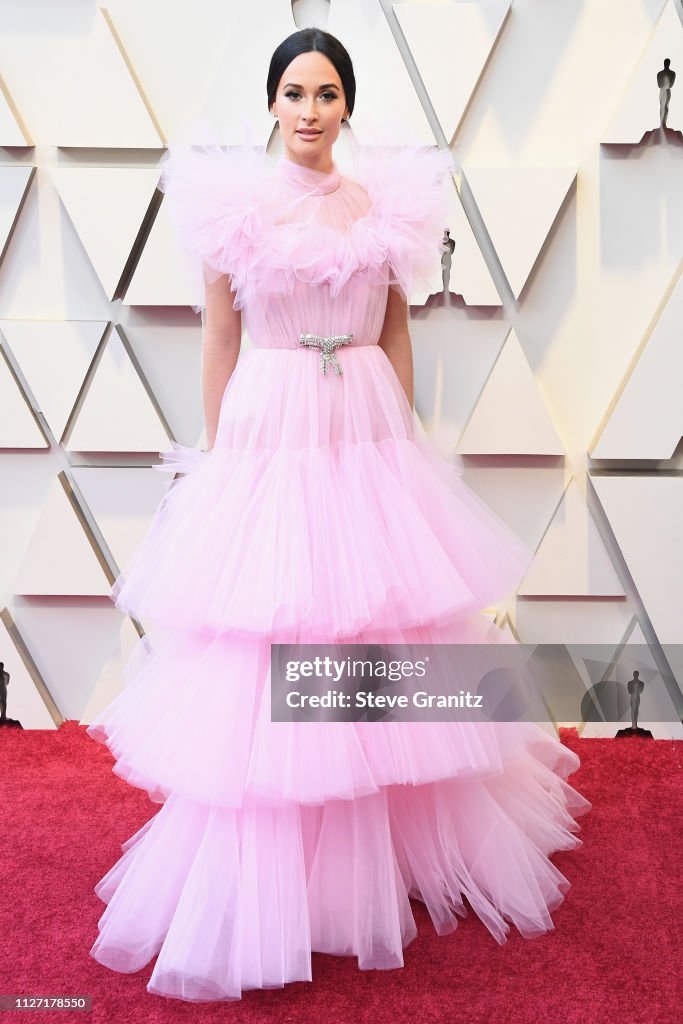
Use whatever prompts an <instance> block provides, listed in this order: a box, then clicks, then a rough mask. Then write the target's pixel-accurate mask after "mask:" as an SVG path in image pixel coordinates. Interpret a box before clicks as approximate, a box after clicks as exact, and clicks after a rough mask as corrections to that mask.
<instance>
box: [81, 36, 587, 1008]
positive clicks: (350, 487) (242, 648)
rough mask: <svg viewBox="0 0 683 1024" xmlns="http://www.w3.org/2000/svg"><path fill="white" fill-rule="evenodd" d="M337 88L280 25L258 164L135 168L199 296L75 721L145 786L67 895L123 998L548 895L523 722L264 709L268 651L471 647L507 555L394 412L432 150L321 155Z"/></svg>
mask: <svg viewBox="0 0 683 1024" xmlns="http://www.w3.org/2000/svg"><path fill="white" fill-rule="evenodd" d="M354 99H355V81H354V77H353V69H352V64H351V60H350V58H349V55H348V53H347V52H346V50H345V49H344V47H343V46H342V45H341V44H340V43H339V42H338V41H337V40H336V39H335V38H334V37H333V36H330V35H329V34H327V33H325V32H323V31H320V30H317V29H306V30H304V31H301V32H297V33H294V34H293V35H292V36H290V37H288V38H287V39H286V40H285V41H284V42H283V43H282V44H281V45H280V46H279V47H278V48H277V50H276V51H275V53H274V55H273V57H272V61H271V66H270V71H269V76H268V104H269V109H270V110H271V111H272V113H273V114H274V116H275V117H276V118H278V120H279V127H280V132H281V135H282V141H283V145H284V153H283V155H282V156H281V157H280V159H279V160H278V161H277V162H274V161H273V159H272V158H271V157H269V156H268V155H267V154H265V153H263V152H260V151H252V150H244V151H242V150H235V151H230V150H225V149H223V148H221V147H219V146H209V147H204V149H203V150H201V151H198V150H192V149H184V148H182V147H171V152H170V154H169V155H168V156H167V158H166V160H165V163H164V167H163V176H162V188H163V190H164V191H165V193H166V199H165V201H166V202H167V203H169V208H170V212H171V214H172V216H173V219H174V223H175V227H176V230H177V232H178V235H179V238H180V240H181V242H182V243H183V250H184V252H185V253H186V254H188V258H189V260H190V263H189V266H190V268H191V269H193V270H194V271H195V272H196V273H197V274H199V273H200V272H201V274H202V277H203V283H204V287H205V302H204V304H203V307H202V308H205V319H204V338H203V341H204V348H203V377H202V383H203V398H204V407H205V414H206V430H207V439H208V450H207V451H205V452H196V451H193V450H192V449H186V448H182V446H179V445H178V446H176V451H175V455H174V456H171V457H169V453H162V454H164V456H165V458H166V460H167V465H166V466H165V468H172V469H177V470H180V472H181V475H180V477H179V478H177V479H175V480H174V482H173V483H172V485H171V487H170V489H169V490H168V492H167V494H166V496H165V497H164V499H163V501H162V502H161V505H160V507H159V509H158V511H157V514H156V515H155V517H154V520H153V522H152V525H151V527H150V529H149V531H148V533H147V535H146V537H145V538H144V540H143V541H142V543H141V544H140V546H139V548H138V550H137V551H136V554H135V557H134V558H133V559H132V561H131V564H130V565H129V566H127V568H126V571H125V572H124V573H122V574H121V575H120V576H119V578H118V579H117V581H116V583H115V585H114V587H113V588H112V595H113V597H114V598H115V600H116V604H117V607H119V608H120V609H121V610H123V611H126V612H128V613H130V614H132V615H134V616H135V617H136V618H139V619H140V620H141V621H143V622H147V621H148V620H149V621H151V622H152V623H153V624H154V626H153V629H152V630H150V631H149V632H148V634H147V637H146V639H145V641H144V642H143V641H140V644H139V645H138V649H137V651H136V652H135V654H134V656H133V657H132V658H131V660H130V662H129V665H128V667H127V672H126V674H127V679H126V684H127V685H126V686H125V688H124V689H123V690H122V692H121V694H120V695H119V696H118V697H117V698H116V700H114V702H113V703H112V704H111V705H110V706H109V707H108V708H106V709H105V710H104V711H103V712H102V713H101V714H100V716H99V717H98V719H97V720H96V721H94V722H93V723H92V724H91V726H90V727H89V729H88V733H89V734H90V735H91V736H92V737H93V738H95V739H98V740H101V741H102V742H106V743H107V744H108V746H109V748H110V749H111V751H112V752H113V754H114V756H115V758H116V763H115V765H114V771H115V772H116V773H117V774H118V775H120V776H121V777H122V778H124V779H126V780H127V781H128V782H130V783H131V784H132V785H135V786H140V787H142V788H144V789H146V790H147V791H148V793H149V794H150V796H151V798H152V799H153V800H155V801H157V802H159V803H162V805H163V806H162V807H161V808H160V809H159V811H158V812H157V814H156V815H155V816H154V817H152V818H151V819H150V821H148V822H147V823H146V824H145V825H144V826H143V828H142V829H140V831H139V832H137V833H136V834H135V835H134V836H132V837H131V838H130V839H129V840H128V841H127V843H126V844H124V848H123V849H124V854H123V856H122V857H121V858H120V859H119V860H118V861H117V862H116V863H115V864H114V866H113V867H112V868H111V869H110V871H109V872H108V873H107V874H106V875H105V876H104V878H102V880H101V881H100V882H99V883H98V885H97V887H96V892H97V893H98V895H99V896H100V897H101V898H102V900H103V901H104V902H105V903H107V908H106V910H105V911H104V913H103V915H102V918H101V920H100V925H99V928H100V934H99V937H98V939H97V941H96V942H95V944H94V946H93V948H92V950H91V954H92V955H93V956H94V957H95V958H96V959H97V960H98V961H99V962H100V963H102V964H105V965H106V966H108V967H111V968H113V969H115V970H118V971H135V970H138V969H139V968H141V967H143V966H144V965H145V964H146V963H148V961H149V960H150V959H151V958H152V957H153V956H155V955H157V954H158V956H157V960H156V963H155V966H154V969H153V971H152V974H151V978H150V981H149V983H148V985H147V988H148V990H149V991H150V992H155V993H159V994H163V995H168V996H175V997H178V998H182V999H188V1000H208V999H232V998H239V997H240V996H241V994H242V992H243V991H244V990H247V989H251V988H261V987H271V986H282V985H284V984H285V983H286V982H289V981H295V980H311V977H312V976H311V951H312V950H315V951H320V952H326V953H334V954H347V955H354V956H356V957H357V958H358V965H359V967H360V968H362V969H366V968H392V967H400V966H402V964H403V949H404V947H405V946H406V945H408V943H409V942H410V941H411V940H412V939H413V938H414V937H415V934H416V926H415V921H414V918H413V914H412V910H411V906H410V897H415V898H418V899H420V900H422V901H424V903H425V904H426V906H427V908H428V910H429V913H430V915H431V918H432V920H433V922H434V925H435V927H436V929H437V931H438V932H439V933H441V934H444V933H446V932H449V931H452V930H453V929H454V928H455V927H456V924H457V918H458V916H465V914H466V908H465V904H464V902H463V897H466V898H467V900H468V901H469V903H470V905H471V906H472V907H473V908H474V910H475V911H476V913H477V914H478V915H479V917H480V918H481V919H482V921H483V922H484V924H485V926H486V927H487V928H488V929H489V931H490V932H491V933H492V935H493V936H494V938H495V939H496V940H497V941H498V942H499V943H504V942H505V941H506V934H507V932H508V931H509V930H510V923H512V924H514V925H515V926H516V927H517V928H518V929H519V930H520V931H521V932H522V934H523V935H526V936H532V935H537V934H539V933H541V932H544V931H546V930H548V929H550V928H552V927H553V923H552V920H551V918H550V913H549V912H550V910H552V909H553V908H554V907H556V906H557V905H558V904H559V903H560V902H561V901H562V899H563V897H564V894H565V892H566V890H567V888H568V887H569V883H568V882H567V880H566V879H565V878H564V876H563V875H561V874H560V872H559V871H558V870H557V868H555V867H554V865H552V864H551V862H550V860H549V855H550V854H551V853H552V852H554V851H555V850H560V849H562V850H568V849H571V848H573V847H576V846H579V845H581V843H580V840H579V839H578V838H577V837H576V836H575V835H574V833H575V832H576V831H578V826H577V825H576V822H575V821H574V816H578V815H579V814H581V813H584V812H585V811H587V810H588V809H589V808H590V804H589V803H588V801H587V800H585V799H584V798H583V797H582V796H580V795H579V794H578V793H577V792H576V791H575V790H574V789H572V788H571V787H570V786H569V785H568V783H567V782H566V778H567V776H568V775H569V774H570V773H571V772H573V771H574V770H575V769H576V768H577V767H578V765H579V760H578V758H577V756H576V755H575V754H574V753H572V752H571V751H570V750H568V749H567V748H566V747H564V746H563V745H562V744H561V743H560V742H559V740H558V739H557V738H556V737H555V736H554V735H553V736H549V735H547V734H546V732H545V731H544V730H542V729H541V728H540V727H538V726H536V725H535V724H533V723H522V724H519V723H505V724H498V725H494V724H493V723H482V724H477V725H473V724H472V723H464V722H458V721H450V722H426V723H425V722H421V723H417V722H372V721H365V722H349V721H325V722H311V721H309V722H292V721H290V722H282V721H272V720H271V708H270V654H271V652H270V645H271V643H275V642H293V643H321V644H322V643H339V642H346V643H366V642H373V643H374V642H378V643H397V644H401V643H407V644H412V643H417V644H421V643H427V644H440V643H446V644H455V643H466V642H484V641H486V642H498V641H499V639H501V640H502V639H503V638H502V635H501V634H500V631H498V630H497V629H495V628H494V627H493V626H491V625H490V624H489V622H488V620H487V619H486V618H485V616H483V615H482V614H481V611H480V609H482V608H485V607H487V606H488V605H490V604H491V603H493V601H495V600H498V599H499V598H501V597H502V596H504V595H506V594H507V593H508V592H509V591H510V590H511V589H512V588H514V587H515V586H516V584H517V583H518V581H519V579H520V577H521V574H522V573H523V571H524V569H525V568H526V566H527V565H528V562H529V559H530V557H531V553H530V552H529V551H528V549H527V548H526V547H525V546H524V545H523V544H522V543H521V541H519V540H518V538H517V537H516V536H515V535H514V534H513V533H512V531H510V530H509V529H508V528H507V527H506V526H505V524H504V523H503V522H502V520H500V519H499V518H498V517H496V516H495V515H494V513H493V511H492V510H491V509H490V508H489V507H488V506H486V505H485V504H484V503H483V502H482V501H481V500H480V499H479V498H477V497H476V495H475V494H474V493H473V492H472V491H471V490H469V488H467V487H466V485H465V484H464V483H463V482H462V480H461V479H460V475H459V473H458V471H457V470H455V469H454V468H453V467H452V466H450V465H449V464H448V463H446V461H445V460H442V459H441V457H440V456H439V455H437V453H436V450H435V449H434V448H433V447H432V446H431V444H430V442H429V441H428V440H427V438H426V437H425V436H423V435H422V434H421V433H420V432H419V428H418V421H417V419H416V417H415V415H414V413H413V410H412V398H413V395H412V389H413V381H412V358H411V349H410V336H409V333H408V326H407V305H406V297H407V296H409V294H410V291H411V289H412V288H413V287H414V286H415V284H416V283H419V282H423V281H426V280H427V277H428V275H429V273H430V271H431V269H432V268H433V266H434V261H435V258H436V257H437V256H438V254H439V253H440V252H442V251H443V243H442V239H443V232H444V226H445V221H446V204H447V192H446V187H447V186H446V182H447V180H448V170H449V167H450V166H451V162H450V156H449V154H448V153H447V152H440V151H437V150H433V149H414V148H404V149H401V150H399V151H397V152H393V153H392V152H389V151H385V150H382V151H380V150H377V151H372V150H364V151H361V152H360V153H359V154H358V155H357V157H356V167H355V171H354V174H353V175H342V174H341V173H340V171H339V169H338V168H337V165H336V163H335V162H334V159H333V155H332V146H333V144H334V142H335V140H336V139H337V137H338V135H339V132H340V130H341V125H342V123H343V122H344V121H345V120H347V119H348V118H349V117H350V116H351V113H352V111H353V106H354ZM244 327H246V329H247V330H248V333H249V336H250V338H251V340H252V342H253V348H252V349H251V350H250V351H249V352H247V353H246V354H245V355H244V358H243V359H241V360H240V362H239V363H237V355H238V351H239V345H240V337H241V332H242V329H243V328H244ZM174 458H175V461H173V460H174ZM496 634H498V635H497V636H496ZM470 682H471V680H469V679H468V678H466V677H464V676H463V677H458V675H457V673H455V676H454V678H453V679H452V680H450V683H451V684H452V685H451V689H452V690H453V692H457V691H458V690H459V689H461V688H462V687H465V688H466V687H467V684H468V683H470Z"/></svg>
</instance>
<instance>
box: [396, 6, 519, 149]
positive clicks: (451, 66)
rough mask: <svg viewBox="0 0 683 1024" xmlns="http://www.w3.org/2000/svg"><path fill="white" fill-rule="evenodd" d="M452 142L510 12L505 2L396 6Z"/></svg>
mask: <svg viewBox="0 0 683 1024" xmlns="http://www.w3.org/2000/svg"><path fill="white" fill-rule="evenodd" d="M393 9H394V11H395V13H396V17H397V19H398V23H399V25H400V26H401V30H402V32H403V35H404V36H405V38H406V42H407V43H408V46H409V47H410V52H411V53H412V55H413V58H414V60H415V64H416V65H417V69H418V71H419V74H420V78H421V79H422V81H423V83H424V86H425V89H426V90H427V93H428V95H429V99H430V101H431V104H432V106H433V107H434V112H435V114H436V116H437V117H438V119H439V123H440V125H441V129H442V131H443V133H444V135H445V136H446V138H447V139H452V138H453V136H454V135H455V133H456V132H457V130H458V128H459V126H460V122H461V120H462V117H463V115H464V113H465V110H466V109H467V105H468V103H469V101H470V98H471V96H472V94H473V92H474V90H475V89H476V87H477V83H478V81H479V78H480V76H481V73H482V71H483V70H484V67H485V65H486V61H487V60H488V58H489V54H490V53H491V50H492V49H493V47H494V44H495V42H496V39H497V38H498V35H499V33H500V30H501V28H502V26H503V22H504V21H505V18H506V16H507V13H508V10H509V9H510V3H509V0H506V2H504V3H466V4H463V3H458V4H443V3H437V4H423V3H419V4H411V3H399V4H393Z"/></svg>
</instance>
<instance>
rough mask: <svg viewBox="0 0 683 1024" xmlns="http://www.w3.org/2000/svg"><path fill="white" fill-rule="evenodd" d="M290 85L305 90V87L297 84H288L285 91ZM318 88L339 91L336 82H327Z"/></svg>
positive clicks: (284, 87)
mask: <svg viewBox="0 0 683 1024" xmlns="http://www.w3.org/2000/svg"><path fill="white" fill-rule="evenodd" d="M288 85H293V86H294V88H295V89H303V85H297V83H296V82H287V85H284V86H283V89H286V88H287V86H288ZM318 88H319V89H330V88H332V89H338V88H339V86H338V85H335V83H334V82H327V84H326V85H319V86H318Z"/></svg>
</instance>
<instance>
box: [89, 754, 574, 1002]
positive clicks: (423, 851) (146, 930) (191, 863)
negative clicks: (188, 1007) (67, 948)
mask: <svg viewBox="0 0 683 1024" xmlns="http://www.w3.org/2000/svg"><path fill="white" fill-rule="evenodd" d="M549 746H550V744H549ZM545 753H546V754H547V753H548V751H547V750H545ZM576 760H577V759H576V757H575V755H574V754H573V753H571V752H570V751H569V750H567V748H565V747H563V746H562V745H561V744H559V743H557V741H555V743H554V745H553V753H552V761H553V763H554V769H555V771H554V772H553V771H551V769H550V768H549V767H548V763H547V762H546V761H544V759H543V757H542V756H541V757H540V758H539V757H537V756H536V754H535V753H534V751H533V750H532V748H528V749H526V750H525V749H522V748H521V747H520V749H519V753H518V756H517V757H516V758H514V759H512V760H510V761H509V762H507V763H506V764H505V769H504V772H502V773H498V774H492V775H490V776H481V777H475V778H460V777H455V778H451V779H445V780H442V781H440V782H434V783H431V784H426V785H421V786H417V787H411V786H388V787H386V788H383V789H381V790H380V791H379V792H377V793H374V794H370V795H367V796H365V797H362V798H359V799H356V800H353V801H344V800H341V801H334V800H333V801H329V802H327V803H325V804H324V805H318V806H315V805H300V806H297V805H295V804H282V805H267V804H262V803H260V802H253V803H252V802H250V803H248V804H245V806H244V807H242V808H240V809H233V808H221V807H215V806H213V807H212V806H208V805H205V804H201V803H197V802H194V801H192V800H189V799H187V798H185V797H183V796H180V795H178V794H174V795H172V796H171V797H169V799H168V800H167V801H166V803H165V804H164V805H163V807H162V808H161V809H160V810H159V812H158V813H157V814H156V815H155V816H154V817H153V818H152V819H150V821H148V822H147V823H146V824H145V825H144V826H143V827H142V828H141V829H140V830H139V831H138V832H137V833H135V835H133V836H132V837H131V838H130V839H129V840H128V841H127V842H126V843H124V844H123V851H124V852H123V855H122V856H121V857H120V859H119V860H118V861H117V862H116V863H115V864H114V865H113V866H112V868H111V869H110V870H109V871H108V872H107V874H106V875H105V876H104V877H103V878H102V879H101V881H100V882H99V883H98V884H97V886H96V892H97V894H98V895H99V896H100V898H101V899H102V900H103V901H104V902H105V903H106V904H107V907H106V910H105V911H104V913H103V915H102V917H101V919H100V921H99V926H98V927H99V935H98V938H97V940H96V941H95V943H94V945H93V947H92V949H91V951H90V953H91V955H92V956H93V957H94V958H95V959H97V960H98V961H99V962H100V963H102V964H104V965H105V966H107V967H110V968H112V969H114V970H117V971H123V972H133V971H137V970H139V969H140V968H142V967H143V966H144V965H145V964H146V963H148V962H149V960H150V959H151V958H152V957H154V956H156V957H157V959H156V963H155V965H154V968H153V971H152V974H151V978H150V980H149V983H148V985H147V988H148V990H149V991H150V992H153V993H157V994H160V995H166V996H172V997H176V998H181V999H185V1000H190V1001H202V1000H219V999H238V998H240V996H241V994H242V992H243V991H245V990H248V989H253V988H268V987H282V986H283V985H284V984H286V983H287V982H291V981H307V980H311V978H312V974H311V952H312V951H317V952H324V953H332V954H337V955H352V956H356V957H357V959H358V966H359V967H360V968H361V969H365V970H367V969H373V968H376V969H387V968H396V967H400V966H402V965H403V949H404V948H405V946H407V945H408V944H409V943H410V942H411V941H412V939H413V938H414V937H415V935H416V932H417V929H416V925H415V920H414V917H413V914H412V909H411V906H410V902H409V899H410V897H415V898H418V899H420V900H422V901H423V902H424V903H425V905H426V907H427V909H428V911H429V914H430V917H431V919H432V921H433V923H434V927H435V928H436V930H437V932H438V933H439V934H446V933H448V932H451V931H453V930H455V928H456V927H457V924H458V918H463V917H466V916H467V913H468V911H467V908H466V905H465V903H464V899H463V898H466V899H467V901H468V903H469V905H470V906H471V907H472V908H473V910H474V911H475V912H476V914H477V915H478V916H479V918H480V919H481V920H482V921H483V923H484V924H485V926H486V928H487V929H488V930H489V932H490V933H491V934H492V935H493V937H494V938H495V940H496V941H497V942H498V943H500V944H503V943H505V942H506V941H507V934H508V932H509V931H510V927H511V926H514V927H516V928H517V929H518V930H519V931H520V932H521V934H522V935H523V936H525V937H526V938H532V937H535V936H537V935H539V934H542V933H543V932H546V931H549V930H551V929H552V928H553V922H552V919H551V916H550V913H551V911H552V910H554V909H555V908H556V907H557V906H558V905H559V904H560V903H561V902H562V900H563V898H564V895H565V893H566V891H567V890H568V888H569V882H568V881H567V879H566V878H565V877H564V876H563V875H562V874H561V872H560V871H559V870H558V869H557V868H556V867H555V866H554V865H553V864H552V863H551V861H550V860H549V856H550V854H552V853H553V852H555V851H557V850H570V849H573V848H575V847H578V846H581V845H582V842H581V840H580V839H579V838H578V837H577V836H576V835H575V833H576V832H577V831H579V826H578V825H577V824H576V822H575V820H574V816H579V815H581V814H583V813H585V812H586V811H587V810H589V809H590V804H589V802H588V801H587V800H585V799H584V798H583V797H581V796H580V795H579V794H578V793H576V792H575V791H574V790H573V789H571V787H569V786H568V784H567V783H566V782H565V781H564V777H565V776H566V774H568V773H569V772H571V771H573V770H574V768H575V767H576ZM556 773H557V774H556Z"/></svg>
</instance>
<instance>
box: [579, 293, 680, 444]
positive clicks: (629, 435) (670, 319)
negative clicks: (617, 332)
mask: <svg viewBox="0 0 683 1024" xmlns="http://www.w3.org/2000/svg"><path fill="white" fill-rule="evenodd" d="M682 323H683V275H681V276H680V277H679V279H678V284H677V285H676V287H675V288H674V291H673V293H672V295H671V297H670V299H669V301H668V303H667V304H666V307H665V309H664V312H663V313H662V315H661V316H660V318H659V320H658V321H657V324H656V326H655V329H654V331H653V332H652V335H651V336H650V338H649V340H648V342H647V344H646V345H645V348H644V349H643V351H642V352H641V354H640V357H639V359H638V361H637V362H636V364H635V366H634V368H633V372H632V373H631V376H630V377H629V378H628V380H627V381H626V383H625V385H624V388H623V390H622V392H621V395H620V396H619V399H618V401H617V403H616V405H615V406H614V409H613V411H612V414H611V416H610V417H609V420H608V421H607V423H606V425H605V428H604V429H603V431H602V433H601V435H600V439H599V441H598V443H597V444H596V445H594V446H593V449H592V451H591V453H590V454H591V456H592V457H593V458H594V459H670V458H671V457H672V456H673V454H674V451H675V450H676V448H677V446H678V443H679V442H680V440H681V437H683V402H682V401H681V381H682V380H683V345H681V324H682ZM653 413H655V415H653Z"/></svg>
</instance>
